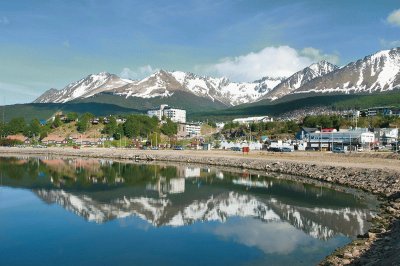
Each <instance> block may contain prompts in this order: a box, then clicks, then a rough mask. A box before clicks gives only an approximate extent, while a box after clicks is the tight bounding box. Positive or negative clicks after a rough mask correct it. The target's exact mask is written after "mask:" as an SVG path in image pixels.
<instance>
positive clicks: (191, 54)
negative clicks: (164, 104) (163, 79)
mask: <svg viewBox="0 0 400 266" xmlns="http://www.w3.org/2000/svg"><path fill="white" fill-rule="evenodd" d="M398 46H400V2H399V1H397V0H396V1H395V0H379V1H375V0H337V1H325V0H319V1H313V0H310V1H305V0H304V1H301V0H300V1H294V0H293V1H285V0H280V1H276V0H273V1H270V0H194V1H191V0H182V1H179V0H169V1H163V0H159V1H155V0H146V1H133V0H114V1H113V0H104V1H103V0H98V1H96V0H65V1H61V0H40V1H37V0H25V1H24V0H13V1H0V105H3V104H14V103H27V102H31V101H33V100H34V99H35V98H37V97H38V96H39V95H40V94H42V93H43V92H44V91H46V90H48V89H50V88H56V89H62V88H63V87H65V86H66V85H68V84H69V83H71V82H74V81H77V80H79V79H81V78H83V77H85V76H87V75H89V74H92V73H99V72H102V71H106V72H110V73H113V74H117V75H120V76H122V77H124V78H131V79H140V78H143V77H145V76H147V75H149V74H151V73H153V72H155V71H157V70H159V69H164V70H170V71H173V70H181V71H188V72H192V73H195V74H199V75H208V76H214V77H220V76H225V77H228V78H229V79H231V80H232V81H249V82H250V81H254V80H256V79H259V78H262V77H264V76H270V77H282V76H290V75H291V74H293V73H294V72H296V71H298V70H300V69H302V68H304V67H306V66H308V65H310V64H312V63H314V62H317V61H320V60H324V59H325V60H328V61H330V62H332V63H335V64H338V65H339V66H340V65H345V64H347V63H349V62H351V61H354V60H357V59H360V58H363V57H364V56H367V55H369V54H372V53H374V52H376V51H379V50H383V49H390V48H393V47H398Z"/></svg>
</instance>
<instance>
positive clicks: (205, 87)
mask: <svg viewBox="0 0 400 266" xmlns="http://www.w3.org/2000/svg"><path fill="white" fill-rule="evenodd" d="M398 88H400V48H394V49H391V50H384V51H380V52H377V53H375V54H372V55H369V56H366V57H364V58H363V59H360V60H357V61H356V62H351V63H349V64H347V65H345V66H342V67H338V66H336V65H333V64H331V63H329V62H327V61H321V62H318V63H314V64H312V65H310V66H308V67H306V68H304V69H302V70H300V71H298V72H296V73H294V74H293V75H292V76H290V77H287V78H270V77H264V78H262V79H260V80H257V81H253V82H243V83H238V82H231V81H230V80H228V79H227V78H212V77H206V76H198V75H195V74H192V73H187V72H181V71H173V72H169V71H165V70H159V71H157V72H156V73H154V74H152V75H150V76H148V77H146V78H144V79H142V80H130V79H123V78H121V77H119V76H117V75H114V74H110V73H106V72H101V73H98V74H92V75H89V76H87V77H85V78H83V79H81V80H79V81H76V82H73V83H71V84H69V85H67V86H66V87H65V88H64V89H61V90H56V89H50V90H48V91H46V92H45V93H44V94H43V95H41V96H40V97H39V98H37V99H36V100H35V101H34V103H68V102H76V101H78V102H99V101H100V102H102V103H107V102H109V101H115V99H116V97H117V98H119V99H120V100H121V101H122V100H123V101H129V100H130V101H131V104H130V106H129V107H134V106H133V105H134V103H133V102H135V101H133V102H132V100H136V101H137V100H140V101H141V102H142V103H143V102H148V104H147V106H148V107H152V105H155V104H156V103H155V100H156V99H157V100H158V101H160V102H162V101H163V102H166V103H168V102H169V101H175V102H180V101H182V99H183V98H184V99H187V98H188V97H192V98H193V99H197V100H201V101H203V102H202V104H203V105H204V104H205V102H207V104H209V105H210V106H213V107H216V106H218V108H223V107H225V108H226V107H232V106H237V105H241V104H249V103H254V102H257V101H260V100H267V101H269V102H274V101H276V100H281V99H284V98H285V97H287V96H291V95H297V96H298V95H301V96H302V97H307V96H308V95H326V94H332V93H334V94H371V93H380V92H387V91H393V90H395V89H398ZM182 95H185V96H184V97H183V96H182ZM107 97H108V98H107ZM110 97H111V98H110ZM105 98H107V99H105ZM197 100H192V102H196V101H197ZM207 104H206V105H207ZM124 107H126V106H124ZM218 108H217V109H218ZM139 109H140V108H139Z"/></svg>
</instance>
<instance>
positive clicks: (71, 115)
mask: <svg viewBox="0 0 400 266" xmlns="http://www.w3.org/2000/svg"><path fill="white" fill-rule="evenodd" d="M67 119H68V121H69V122H71V121H76V119H78V114H77V113H75V112H70V113H68V114H67Z"/></svg>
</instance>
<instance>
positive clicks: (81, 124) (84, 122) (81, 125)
mask: <svg viewBox="0 0 400 266" xmlns="http://www.w3.org/2000/svg"><path fill="white" fill-rule="evenodd" d="M93 117H94V115H93V114H91V113H84V114H83V115H82V116H81V118H80V119H79V121H78V123H77V124H76V126H77V130H78V131H79V132H80V133H83V132H85V131H86V130H87V129H88V128H89V122H90V119H92V118H93Z"/></svg>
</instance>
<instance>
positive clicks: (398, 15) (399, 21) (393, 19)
mask: <svg viewBox="0 0 400 266" xmlns="http://www.w3.org/2000/svg"><path fill="white" fill-rule="evenodd" d="M386 21H387V22H389V23H390V24H392V25H395V26H399V27H400V9H396V10H394V11H393V12H392V13H390V14H389V16H388V17H387V19H386Z"/></svg>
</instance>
